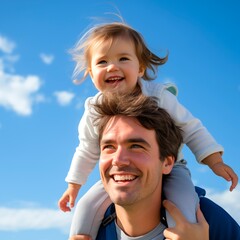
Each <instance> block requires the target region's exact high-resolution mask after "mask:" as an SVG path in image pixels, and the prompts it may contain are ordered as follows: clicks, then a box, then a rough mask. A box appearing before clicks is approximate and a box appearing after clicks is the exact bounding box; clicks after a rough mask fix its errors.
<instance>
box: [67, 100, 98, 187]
mask: <svg viewBox="0 0 240 240" xmlns="http://www.w3.org/2000/svg"><path fill="white" fill-rule="evenodd" d="M91 101H94V98H88V99H87V100H86V102H85V111H84V114H83V116H82V118H81V120H80V123H79V126H78V137H79V145H78V146H77V148H76V150H75V153H74V155H73V158H72V162H71V166H70V169H69V172H68V174H67V177H66V179H65V180H66V181H67V182H71V183H77V184H81V185H83V184H84V183H85V182H86V181H87V178H88V176H89V174H90V173H91V171H92V170H93V168H94V167H95V165H96V163H97V161H98V160H99V155H100V151H99V143H98V132H97V128H96V127H95V126H94V124H93V119H94V116H93V113H92V111H91V107H90V103H91Z"/></svg>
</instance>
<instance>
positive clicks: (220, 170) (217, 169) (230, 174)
mask: <svg viewBox="0 0 240 240" xmlns="http://www.w3.org/2000/svg"><path fill="white" fill-rule="evenodd" d="M211 169H212V171H213V172H214V173H215V174H216V175H218V176H221V177H223V178H224V179H226V180H227V181H229V182H230V181H232V184H231V186H230V191H232V190H233V189H234V188H235V187H236V186H237V183H238V176H237V174H236V173H235V172H234V171H233V169H232V168H231V167H229V166H228V165H227V164H225V163H223V162H219V163H215V164H213V165H212V166H211Z"/></svg>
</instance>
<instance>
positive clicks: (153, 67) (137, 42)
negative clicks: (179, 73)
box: [71, 22, 168, 81]
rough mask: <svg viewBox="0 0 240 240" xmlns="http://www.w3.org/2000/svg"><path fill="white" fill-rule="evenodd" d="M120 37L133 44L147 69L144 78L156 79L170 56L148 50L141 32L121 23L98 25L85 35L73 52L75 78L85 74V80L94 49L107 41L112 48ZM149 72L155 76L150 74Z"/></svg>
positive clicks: (144, 67)
mask: <svg viewBox="0 0 240 240" xmlns="http://www.w3.org/2000/svg"><path fill="white" fill-rule="evenodd" d="M118 37H124V38H126V39H128V40H131V41H132V42H133V44H134V46H135V51H136V55H137V58H138V60H139V64H140V66H141V68H143V69H145V72H144V75H143V77H142V78H143V79H144V80H153V79H155V74H156V72H157V67H158V66H160V65H163V64H164V63H165V62H166V61H167V59H168V55H166V56H165V57H163V58H161V57H158V56H157V55H155V54H154V53H153V52H151V51H150V50H149V49H148V47H147V45H146V44H145V42H144V39H143V37H142V36H141V34H140V33H139V32H137V31H136V30H134V29H133V28H131V27H130V26H129V25H127V24H125V23H121V22H113V23H107V24H100V25H96V26H94V27H92V28H91V29H89V30H88V31H87V32H86V33H85V34H84V35H83V37H82V38H81V39H80V40H79V42H78V43H77V44H76V46H75V47H74V48H73V49H72V50H71V53H72V55H73V59H74V60H75V61H76V67H75V69H74V77H75V78H76V77H77V76H78V75H79V74H80V73H81V72H84V73H83V76H82V78H81V80H82V81H83V80H85V79H86V77H87V76H88V74H89V71H90V68H89V66H90V62H91V55H92V54H93V53H92V52H91V50H92V48H93V47H97V46H99V45H101V44H102V43H103V42H106V41H110V42H109V47H110V46H111V44H112V42H113V40H114V39H116V38H118ZM149 70H150V71H151V72H152V73H153V75H151V74H149Z"/></svg>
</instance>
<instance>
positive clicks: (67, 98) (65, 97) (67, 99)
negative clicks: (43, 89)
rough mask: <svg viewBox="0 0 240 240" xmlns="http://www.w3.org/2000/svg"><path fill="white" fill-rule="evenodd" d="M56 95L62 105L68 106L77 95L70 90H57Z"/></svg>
mask: <svg viewBox="0 0 240 240" xmlns="http://www.w3.org/2000/svg"><path fill="white" fill-rule="evenodd" d="M54 95H55V97H56V98H57V101H58V103H59V104H60V105H61V106H67V105H68V104H70V103H71V101H72V100H73V98H74V96H75V95H74V93H72V92H68V91H57V92H54Z"/></svg>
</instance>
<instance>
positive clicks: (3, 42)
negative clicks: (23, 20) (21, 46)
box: [0, 36, 16, 53]
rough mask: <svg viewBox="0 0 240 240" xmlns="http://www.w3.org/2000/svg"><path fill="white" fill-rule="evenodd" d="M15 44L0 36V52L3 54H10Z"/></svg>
mask: <svg viewBox="0 0 240 240" xmlns="http://www.w3.org/2000/svg"><path fill="white" fill-rule="evenodd" d="M15 46H16V44H15V43H14V42H13V41H10V40H9V39H7V38H6V37H3V36H0V50H1V51H2V52H4V53H12V51H13V49H14V48H15Z"/></svg>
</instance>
